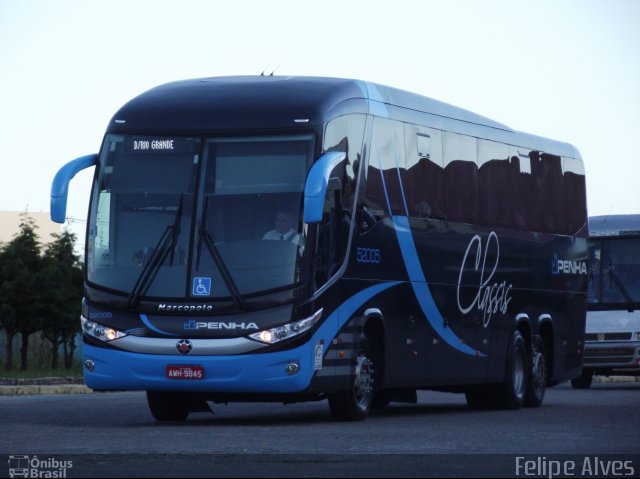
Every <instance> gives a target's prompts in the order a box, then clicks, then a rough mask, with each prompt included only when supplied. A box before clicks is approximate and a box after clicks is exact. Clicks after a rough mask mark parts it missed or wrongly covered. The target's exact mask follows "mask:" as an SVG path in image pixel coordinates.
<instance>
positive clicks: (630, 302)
mask: <svg viewBox="0 0 640 479" xmlns="http://www.w3.org/2000/svg"><path fill="white" fill-rule="evenodd" d="M589 257H590V264H591V270H590V273H589V276H590V277H589V290H588V300H589V303H592V304H594V303H595V304H620V305H621V306H623V307H625V308H627V307H628V308H634V309H635V308H638V306H639V305H640V238H638V237H634V238H625V237H623V236H622V237H616V238H593V239H591V240H590V242H589Z"/></svg>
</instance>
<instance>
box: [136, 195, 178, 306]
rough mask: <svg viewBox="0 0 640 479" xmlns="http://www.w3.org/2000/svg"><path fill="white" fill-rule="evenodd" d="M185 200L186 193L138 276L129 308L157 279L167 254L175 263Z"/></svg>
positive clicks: (170, 262) (137, 302)
mask: <svg viewBox="0 0 640 479" xmlns="http://www.w3.org/2000/svg"><path fill="white" fill-rule="evenodd" d="M183 200H184V194H181V195H180V203H179V204H178V211H176V216H175V218H174V220H173V224H171V225H168V226H167V227H166V229H165V230H164V232H163V233H162V235H161V236H160V239H159V240H158V243H157V244H156V246H155V248H153V251H152V252H151V256H150V257H149V259H148V261H147V262H146V263H145V264H144V265H143V267H142V271H141V272H140V275H139V276H138V279H137V281H136V284H135V285H134V286H133V289H132V290H131V294H129V300H128V301H127V306H128V307H129V308H135V307H136V306H138V304H140V298H142V296H144V294H145V293H146V292H147V290H148V289H149V287H150V286H151V284H152V283H153V280H154V279H155V277H156V275H157V274H158V271H160V266H162V263H164V261H165V260H166V259H167V256H168V255H169V254H171V260H170V261H169V264H170V265H173V263H174V259H175V254H176V249H177V247H178V237H179V236H180V221H181V220H182V205H183Z"/></svg>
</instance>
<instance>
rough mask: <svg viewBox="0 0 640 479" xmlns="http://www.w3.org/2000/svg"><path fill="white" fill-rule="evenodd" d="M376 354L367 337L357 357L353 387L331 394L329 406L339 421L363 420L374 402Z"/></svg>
mask: <svg viewBox="0 0 640 479" xmlns="http://www.w3.org/2000/svg"><path fill="white" fill-rule="evenodd" d="M375 371H376V369H375V363H374V355H373V353H372V350H371V346H370V345H369V341H368V339H367V338H366V337H365V338H364V339H363V340H362V342H361V348H360V352H359V353H358V356H357V358H356V368H355V375H354V377H353V382H352V384H351V388H349V389H347V390H345V391H340V392H338V393H334V394H331V395H329V397H328V399H329V408H330V410H331V414H332V415H333V418H334V419H336V420H337V421H362V420H364V419H366V417H367V416H368V415H369V411H370V410H371V406H372V404H373V389H374V384H375V377H376V376H375Z"/></svg>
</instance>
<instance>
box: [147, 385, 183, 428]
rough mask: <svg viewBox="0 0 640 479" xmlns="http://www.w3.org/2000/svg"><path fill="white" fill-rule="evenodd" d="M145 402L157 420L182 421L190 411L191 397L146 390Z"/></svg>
mask: <svg viewBox="0 0 640 479" xmlns="http://www.w3.org/2000/svg"><path fill="white" fill-rule="evenodd" d="M147 403H148V404H149V410H150V411H151V415H152V416H153V417H154V418H155V419H156V420H158V421H184V420H185V419H187V416H188V415H189V412H191V399H190V397H189V396H188V395H185V394H180V393H173V392H159V391H147Z"/></svg>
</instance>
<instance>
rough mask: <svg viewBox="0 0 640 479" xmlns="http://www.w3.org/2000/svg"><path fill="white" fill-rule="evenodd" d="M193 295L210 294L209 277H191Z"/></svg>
mask: <svg viewBox="0 0 640 479" xmlns="http://www.w3.org/2000/svg"><path fill="white" fill-rule="evenodd" d="M192 294H193V295H194V296H210V295H211V278H203V277H198V276H196V277H195V278H193V291H192Z"/></svg>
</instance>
